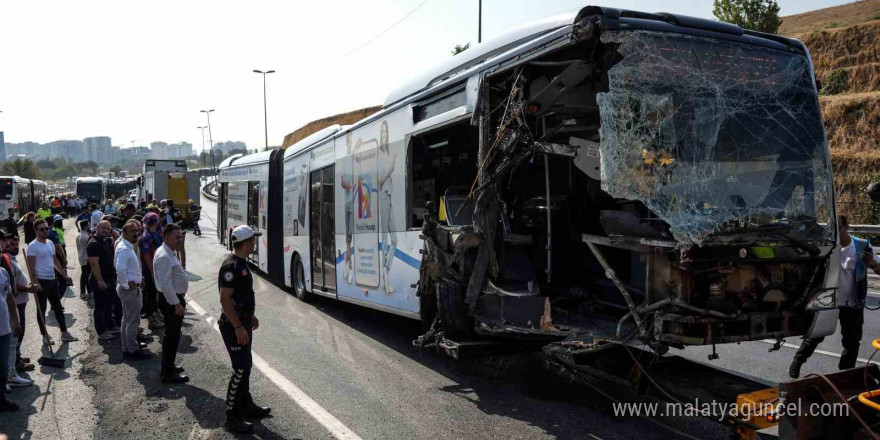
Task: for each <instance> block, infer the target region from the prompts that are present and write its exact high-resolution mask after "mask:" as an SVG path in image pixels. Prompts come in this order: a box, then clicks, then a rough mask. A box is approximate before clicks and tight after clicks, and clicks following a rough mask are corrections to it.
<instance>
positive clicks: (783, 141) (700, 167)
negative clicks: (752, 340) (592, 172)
mask: <svg viewBox="0 0 880 440" xmlns="http://www.w3.org/2000/svg"><path fill="white" fill-rule="evenodd" d="M602 41H603V43H606V44H608V43H616V44H617V45H618V47H617V50H618V53H619V55H620V56H622V59H620V60H619V61H618V62H617V63H616V64H615V65H614V66H613V67H612V68H611V69H609V71H608V82H609V87H608V88H609V91H608V92H607V93H599V94H598V104H599V108H600V115H601V123H602V124H601V128H600V135H601V175H602V189H603V190H604V191H606V192H607V193H609V194H611V195H612V196H614V197H617V198H623V199H629V200H638V201H641V202H643V203H644V204H645V205H646V206H647V207H648V208H649V209H650V210H651V211H652V212H654V213H655V214H656V215H657V216H658V217H659V218H660V219H662V220H664V221H666V222H667V223H668V224H669V225H670V230H671V232H672V234H673V238H675V239H676V240H677V241H679V242H680V243H681V244H683V245H690V244H696V245H701V244H703V242H704V241H705V240H706V239H707V237H708V236H709V235H710V234H712V233H713V232H716V231H719V230H721V229H725V228H728V227H730V225H731V224H735V225H737V227H748V226H758V225H763V224H768V223H773V222H777V221H779V220H780V219H781V218H787V219H793V218H803V216H807V217H810V218H815V219H816V221H817V222H820V223H821V222H825V221H828V220H829V218H828V217H831V216H832V215H833V206H832V205H833V203H832V200H833V199H832V193H831V181H832V179H831V167H830V157H829V154H828V149H827V147H826V140H825V135H824V131H823V126H822V121H821V116H820V112H819V107H818V99H817V97H816V93H815V88H814V86H813V84H812V77H811V74H810V67H809V62H808V60H807V59H806V58H805V57H804V56H801V55H798V54H794V53H788V52H784V51H780V50H774V49H769V48H763V47H760V46H755V45H748V44H743V43H739V42H732V41H724V40H714V39H709V38H703V37H695V36H687V35H680V34H668V33H656V32H648V31H614V32H607V33H604V34H603V35H602ZM832 221H833V220H832ZM830 234H831V231H828V230H823V231H821V232H820V235H821V236H816V237H810V238H811V239H815V240H827V239H828V238H829V237H831V236H832V235H830Z"/></svg>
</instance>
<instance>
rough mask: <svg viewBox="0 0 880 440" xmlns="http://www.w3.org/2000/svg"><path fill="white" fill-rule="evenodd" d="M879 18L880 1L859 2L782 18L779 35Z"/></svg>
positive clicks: (843, 25)
mask: <svg viewBox="0 0 880 440" xmlns="http://www.w3.org/2000/svg"><path fill="white" fill-rule="evenodd" d="M878 18H880V0H867V1H857V2H853V3H847V4H845V5H840V6H835V7H831V8H824V9H817V10H815V11H810V12H805V13H803V14H798V15H790V16H788V17H782V26H780V27H779V31H778V33H779V34H780V35H795V34H802V33H805V32H812V31H814V30H816V29H828V28H839V27H846V26H852V25H854V24H859V23H863V22H865V21H869V20H877V19H878Z"/></svg>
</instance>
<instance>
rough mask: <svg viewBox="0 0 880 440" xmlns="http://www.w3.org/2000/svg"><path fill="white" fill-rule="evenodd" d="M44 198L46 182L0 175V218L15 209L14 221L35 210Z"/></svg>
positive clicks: (3, 217)
mask: <svg viewBox="0 0 880 440" xmlns="http://www.w3.org/2000/svg"><path fill="white" fill-rule="evenodd" d="M45 200H46V183H45V182H43V181H41V180H31V179H25V178H22V177H18V176H0V219H5V218H6V217H8V216H9V208H12V209H14V210H15V216H14V217H13V218H14V219H15V220H16V221H18V219H19V218H21V216H22V215H23V214H25V213H26V212H28V211H36V210H37V208H38V207H39V206H40V204H42V203H43V201H45Z"/></svg>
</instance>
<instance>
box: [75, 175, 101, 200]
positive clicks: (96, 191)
mask: <svg viewBox="0 0 880 440" xmlns="http://www.w3.org/2000/svg"><path fill="white" fill-rule="evenodd" d="M76 195H77V197H79V198H80V199H83V200H86V201H87V202H89V203H98V204H103V203H104V202H105V201H106V200H107V182H106V180H104V178H102V177H80V178H79V179H76Z"/></svg>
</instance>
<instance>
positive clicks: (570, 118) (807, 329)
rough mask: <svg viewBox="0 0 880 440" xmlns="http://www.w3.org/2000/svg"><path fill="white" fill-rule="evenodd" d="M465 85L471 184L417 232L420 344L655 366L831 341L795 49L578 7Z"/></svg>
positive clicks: (808, 117)
mask: <svg viewBox="0 0 880 440" xmlns="http://www.w3.org/2000/svg"><path fill="white" fill-rule="evenodd" d="M524 46H528V44H526V45H524ZM479 78H480V81H479V86H478V91H477V96H478V99H477V102H476V104H475V111H474V115H473V118H472V120H471V123H472V125H473V126H474V128H473V131H474V133H475V136H478V137H479V142H476V145H478V150H479V151H478V158H479V160H478V164H477V165H478V166H477V168H476V169H475V170H474V172H473V174H472V176H471V177H472V178H471V179H470V180H469V181H468V184H467V185H462V186H461V187H456V188H452V187H450V188H448V189H447V191H446V196H445V197H443V198H441V200H440V204H439V206H437V207H429V208H428V209H427V212H428V214H427V215H426V221H425V223H424V227H423V237H424V240H425V248H424V251H423V253H424V255H423V261H422V265H421V271H422V274H421V281H420V283H419V286H418V292H419V296H420V304H421V308H422V312H421V314H422V317H423V320H425V321H426V324H428V325H431V328H432V331H431V332H429V333H430V334H434V335H438V334H440V332H442V335H443V336H444V337H446V338H448V339H453V340H456V339H458V340H463V339H472V338H476V337H487V336H489V337H502V338H520V339H525V340H538V341H541V340H563V339H564V340H566V341H569V342H572V343H573V344H578V343H580V344H590V343H593V342H595V341H597V340H614V341H618V342H625V341H631V340H633V341H635V340H640V341H642V342H644V343H647V344H649V345H650V346H651V347H652V348H654V349H655V350H657V351H665V350H666V348H667V347H669V346H673V347H683V346H686V345H705V344H715V343H726V342H738V341H749V340H760V339H768V338H770V339H779V338H783V337H786V336H798V335H814V336H819V335H824V334H828V333H830V332H833V330H834V325H835V321H836V313H837V312H836V309H835V308H834V305H835V291H836V286H837V276H836V273H837V272H836V267H837V265H835V264H833V262H832V258H835V254H834V253H833V252H832V251H833V249H834V245H835V243H836V241H837V230H836V226H835V225H836V219H835V208H834V197H833V191H832V174H831V164H830V157H829V151H828V146H827V142H826V140H825V134H824V128H823V125H822V120H821V115H820V111H819V104H818V97H817V92H816V86H815V79H814V75H813V69H812V65H811V62H810V58H809V54H808V53H807V51H806V48H805V47H804V46H803V45H802V44H800V43H799V42H797V41H796V40H790V39H785V38H782V37H777V36H771V35H764V34H758V33H753V32H749V31H745V32H744V31H743V30H742V29H740V28H739V27H736V26H732V25H727V24H725V23H718V22H711V21H707V20H700V19H693V18H689V17H679V16H673V15H669V14H643V13H636V12H631V11H619V10H613V9H606V8H595V7H588V8H585V9H584V10H582V11H581V13H580V14H579V15H578V16H577V19H576V20H575V22H574V24H573V26H572V27H571V30H570V33H568V34H567V35H566V37H565V40H564V41H559V40H553V41H551V42H548V43H546V44H543V45H532V46H531V47H527V48H526V49H523V50H521V51H520V52H519V53H517V54H516V55H515V56H513V57H510V58H508V59H507V60H503V61H501V62H498V63H496V64H494V65H493V66H491V67H488V68H487V69H485V70H484V71H483V72H482V73H481V74H480V77H479ZM471 181H472V182H473V183H472V184H471V183H470V182H471ZM430 334H429V336H430Z"/></svg>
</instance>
